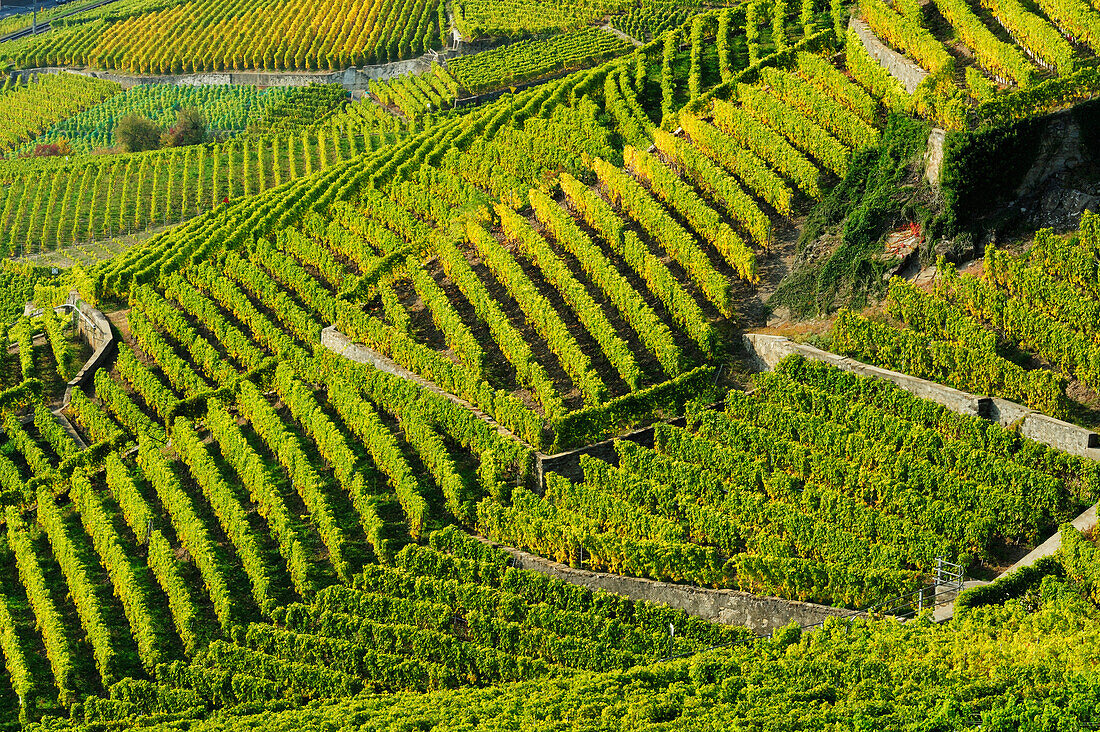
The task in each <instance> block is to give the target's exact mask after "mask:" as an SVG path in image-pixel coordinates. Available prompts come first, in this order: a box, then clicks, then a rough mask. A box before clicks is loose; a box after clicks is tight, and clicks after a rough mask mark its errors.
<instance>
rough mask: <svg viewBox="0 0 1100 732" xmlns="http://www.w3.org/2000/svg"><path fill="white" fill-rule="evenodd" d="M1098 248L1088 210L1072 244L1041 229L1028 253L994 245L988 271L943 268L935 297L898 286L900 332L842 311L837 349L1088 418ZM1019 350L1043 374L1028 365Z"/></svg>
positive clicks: (1094, 384)
mask: <svg viewBox="0 0 1100 732" xmlns="http://www.w3.org/2000/svg"><path fill="white" fill-rule="evenodd" d="M1097 245H1098V239H1097V235H1096V216H1095V215H1094V214H1090V213H1086V215H1085V217H1084V218H1083V219H1082V220H1081V231H1080V234H1079V237H1077V238H1075V239H1073V240H1070V241H1067V240H1066V239H1064V238H1062V237H1058V236H1056V235H1055V234H1054V233H1053V232H1051V231H1050V230H1043V231H1040V232H1039V234H1038V235H1037V236H1036V237H1035V240H1034V242H1033V243H1032V245H1031V247H1030V248H1029V249H1028V250H1027V251H1026V252H1023V253H1019V254H1015V253H1008V252H1005V251H1001V250H999V249H997V248H995V247H992V246H991V247H989V248H988V249H987V250H986V255H985V261H984V267H983V271H982V272H980V273H966V274H962V275H960V274H959V273H958V272H957V271H956V270H955V268H953V267H951V266H950V265H946V266H944V267H942V268H941V270H940V272H939V276H938V278H937V280H936V282H935V283H934V286H933V287H932V288H930V290H929V291H925V290H922V289H920V288H917V287H914V286H913V285H911V284H909V283H907V282H903V281H895V282H894V283H892V285H891V289H890V295H889V299H888V300H887V312H888V313H889V315H890V316H891V317H892V320H893V321H894V322H895V323H896V324H897V325H898V326H903V327H901V328H895V327H893V325H892V324H890V323H883V322H876V321H872V320H869V319H867V318H864V317H862V316H859V315H856V314H853V313H842V314H841V317H840V318H839V319H838V320H837V326H836V329H835V332H834V336H833V338H834V341H835V348H837V349H838V350H840V351H842V352H844V353H850V354H852V355H854V356H856V357H858V358H861V359H864V360H867V361H870V362H872V363H877V364H879V365H882V366H886V367H888V368H893V369H898V370H900V371H904V372H907V373H912V374H916V375H919V376H925V377H928V378H935V379H938V380H941V381H944V382H947V383H950V384H952V385H953V386H957V387H958V388H960V389H965V390H969V391H973V392H977V393H980V394H992V395H997V396H1001V397H1004V398H1006V399H1010V400H1013V401H1018V402H1021V403H1023V404H1027V405H1028V406H1031V407H1034V408H1035V409H1039V410H1042V411H1044V412H1046V413H1047V414H1053V415H1056V416H1062V417H1065V416H1077V417H1084V418H1086V419H1088V410H1089V409H1090V407H1091V403H1092V401H1093V399H1092V394H1093V393H1095V391H1096V390H1097V388H1098V386H1100V372H1097V370H1096V365H1097V357H1096V355H1095V352H1096V346H1095V344H1094V335H1095V328H1096V324H1097V319H1096V317H1095V308H1096V305H1095V300H1096V294H1097V286H1098V280H1097V278H1096V276H1095V269H1096V268H1095V259H1096V251H1097ZM1021 353H1024V354H1033V355H1032V356H1031V358H1034V359H1036V360H1038V361H1040V362H1041V363H1043V364H1045V365H1046V368H1027V367H1026V366H1027V363H1026V361H1025V358H1022V357H1021V356H1020V355H1018V354H1021ZM1070 383H1072V384H1073V385H1074V389H1073V390H1072V394H1073V396H1070V395H1069V394H1067V386H1068V384H1070ZM1082 390H1084V391H1082ZM1074 397H1076V398H1074Z"/></svg>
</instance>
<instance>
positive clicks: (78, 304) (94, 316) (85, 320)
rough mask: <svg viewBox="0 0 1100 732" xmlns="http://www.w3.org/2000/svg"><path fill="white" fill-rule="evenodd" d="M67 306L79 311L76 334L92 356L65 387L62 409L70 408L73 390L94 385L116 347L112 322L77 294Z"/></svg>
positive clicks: (70, 299) (71, 296)
mask: <svg viewBox="0 0 1100 732" xmlns="http://www.w3.org/2000/svg"><path fill="white" fill-rule="evenodd" d="M66 305H68V306H70V307H75V308H77V309H78V310H79V313H80V315H77V316H75V317H76V318H77V325H76V328H77V331H76V332H77V333H78V334H79V335H80V337H81V338H83V339H84V340H85V341H86V342H87V344H88V345H89V346H91V347H92V355H91V357H90V358H88V360H87V361H85V362H84V365H83V366H82V367H81V369H80V371H78V372H77V374H76V376H74V377H73V378H72V379H71V380H70V381H69V383H68V384H67V385H66V386H65V397H64V399H63V400H62V402H61V409H64V408H65V407H67V406H69V402H70V401H71V400H72V394H73V389H82V388H84V387H86V386H87V385H88V384H90V383H92V379H93V378H94V377H95V372H96V371H97V370H99V369H100V368H101V367H102V366H104V365H105V364H106V362H107V359H109V358H110V357H111V356H113V355H114V352H115V346H116V344H115V336H114V331H113V330H111V322H110V321H109V320H107V316H106V315H104V314H103V313H102V312H101V311H99V310H97V309H95V308H93V307H92V306H91V305H89V304H88V303H86V302H84V301H83V300H81V299H80V296H79V295H78V294H77V293H75V292H73V293H70V294H69V299H68V300H67V301H66Z"/></svg>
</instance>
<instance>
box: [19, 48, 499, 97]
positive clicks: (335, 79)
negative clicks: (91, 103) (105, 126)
mask: <svg viewBox="0 0 1100 732" xmlns="http://www.w3.org/2000/svg"><path fill="white" fill-rule="evenodd" d="M499 45H502V42H501V41H495V40H494V41H476V42H465V41H464V42H461V43H458V44H456V47H455V48H451V49H447V50H444V51H429V52H428V53H425V54H424V55H422V56H418V57H416V58H411V59H406V60H404V61H391V62H390V63H385V64H371V65H368V66H352V67H350V68H347V69H343V70H341V71H261V70H256V71H209V72H201V73H195V74H120V73H115V72H113V71H106V70H101V69H91V68H68V67H62V66H46V67H40V68H34V69H19V70H16V71H13V72H11V73H12V75H13V76H16V77H19V78H23V79H25V78H27V77H30V76H32V75H36V74H59V73H62V72H68V73H70V74H80V75H82V76H91V77H93V78H96V79H106V80H107V81H114V82H116V83H118V84H121V85H122V86H123V87H124V88H129V87H132V86H137V85H138V84H174V85H177V86H187V85H191V86H213V85H216V84H243V85H249V86H262V87H268V86H309V85H310V84H340V85H341V86H343V87H344V88H345V89H347V90H348V91H350V92H363V91H366V89H367V85H368V84H369V83H370V82H372V81H381V80H386V79H392V78H395V77H398V76H404V75H406V74H420V73H423V72H425V71H428V70H429V69H430V68H431V67H432V62H433V61H439V62H440V63H445V62H446V61H447V60H448V59H451V58H455V57H457V56H465V55H467V54H471V53H478V52H480V51H484V50H487V49H490V48H494V47H496V46H499Z"/></svg>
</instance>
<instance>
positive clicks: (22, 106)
mask: <svg viewBox="0 0 1100 732" xmlns="http://www.w3.org/2000/svg"><path fill="white" fill-rule="evenodd" d="M121 91H122V87H120V86H119V85H118V84H116V83H114V82H110V81H103V80H101V79H94V78H91V77H88V76H80V75H77V74H65V73H61V74H41V75H39V76H38V78H37V79H35V80H34V81H32V82H30V83H28V84H25V85H21V86H18V87H15V88H13V89H12V90H10V91H8V92H7V93H5V94H3V95H0V120H3V122H2V123H0V151H7V150H10V149H12V148H15V147H19V146H20V145H21V144H22V143H25V142H29V141H30V140H31V139H33V138H34V137H35V136H36V135H38V134H39V133H40V132H43V131H45V130H46V129H47V128H48V127H49V126H50V125H52V124H54V123H55V122H59V121H61V120H64V119H67V118H69V117H71V116H73V115H74V114H76V113H77V112H80V111H81V110H83V109H86V108H88V107H91V106H92V105H95V104H96V103H97V102H100V101H101V100H103V99H106V98H108V97H111V96H113V95H116V94H118V93H119V92H121Z"/></svg>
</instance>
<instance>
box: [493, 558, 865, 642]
mask: <svg viewBox="0 0 1100 732" xmlns="http://www.w3.org/2000/svg"><path fill="white" fill-rule="evenodd" d="M494 546H497V545H496V544H495V543H494ZM499 548H500V549H502V550H504V551H506V552H508V553H509V554H511V555H512V556H513V557H515V566H516V567H517V568H519V569H530V570H534V571H536V572H542V573H543V574H548V575H550V576H551V577H557V578H558V579H560V580H563V581H565V582H568V583H570V584H574V585H580V586H581V587H587V588H588V589H590V590H602V591H604V592H611V593H614V594H616V595H622V596H623V597H629V598H630V599H632V600H645V601H647V602H653V603H657V604H661V605H668V606H669V607H671V608H676V609H677V610H683V611H684V612H686V613H690V614H691V615H696V616H698V617H701V618H706V619H707V620H711V621H714V622H717V623H723V624H725V625H742V626H744V627H746V628H748V629H750V630H752V631H753V632H754V633H756V634H758V635H767V634H769V633H771V632H772V631H773V630H776V629H777V628H782V627H783V626H785V625H787V624H789V623H790V622H791V621H792V620H793V621H795V622H797V623H798V624H799V625H802V626H804V627H805V626H811V625H816V624H817V623H822V622H824V621H825V620H826V619H827V618H830V617H851V616H854V615H859V614H860V613H857V612H855V611H852V610H845V609H843V608H835V607H828V606H826V605H815V604H814V603H811V602H796V601H792V600H783V599H780V598H778V597H765V596H763V595H752V594H749V593H747V592H738V591H737V590H712V589H707V588H704V587H695V586H692V585H675V584H671V583H669V582H657V581H654V580H647V579H640V578H637V577H623V576H621V575H617V574H604V573H602V572H590V571H588V570H584V569H576V568H574V567H569V566H567V565H564V564H559V563H558V562H554V561H551V560H549V559H544V558H543V557H539V556H536V555H534V554H529V553H528V552H525V551H521V550H519V549H514V548H512V547H507V546H500V547H499Z"/></svg>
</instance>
